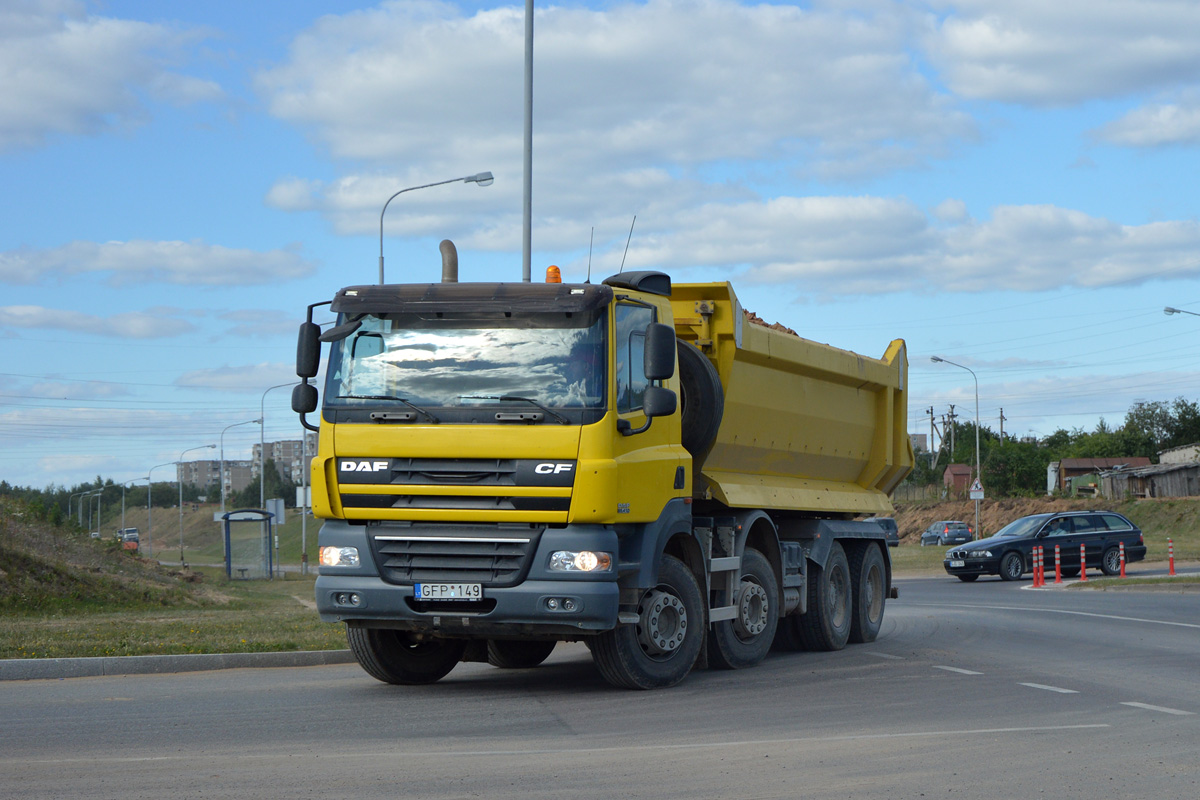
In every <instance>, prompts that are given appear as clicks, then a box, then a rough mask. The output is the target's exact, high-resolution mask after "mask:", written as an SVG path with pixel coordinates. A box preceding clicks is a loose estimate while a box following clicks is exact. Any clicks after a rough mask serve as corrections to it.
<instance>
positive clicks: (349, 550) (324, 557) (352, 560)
mask: <svg viewBox="0 0 1200 800" xmlns="http://www.w3.org/2000/svg"><path fill="white" fill-rule="evenodd" d="M317 557H318V559H319V562H318V563H319V564H320V565H321V566H322V567H357V566H358V565H359V560H358V548H357V547H322V548H320V552H319V554H318V556H317Z"/></svg>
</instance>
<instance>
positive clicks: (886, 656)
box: [866, 650, 904, 661]
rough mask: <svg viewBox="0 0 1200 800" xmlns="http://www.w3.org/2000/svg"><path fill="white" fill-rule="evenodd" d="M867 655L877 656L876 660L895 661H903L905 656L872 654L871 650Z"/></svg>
mask: <svg viewBox="0 0 1200 800" xmlns="http://www.w3.org/2000/svg"><path fill="white" fill-rule="evenodd" d="M866 654H867V655H869V656H875V657H876V658H890V659H891V660H893V661H903V660H904V656H894V655H892V654H890V653H872V652H871V651H870V650H867V651H866Z"/></svg>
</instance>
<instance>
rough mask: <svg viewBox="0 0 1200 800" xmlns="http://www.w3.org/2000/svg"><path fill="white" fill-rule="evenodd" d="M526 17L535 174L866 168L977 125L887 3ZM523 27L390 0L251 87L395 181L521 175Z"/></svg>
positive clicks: (328, 27)
mask: <svg viewBox="0 0 1200 800" xmlns="http://www.w3.org/2000/svg"><path fill="white" fill-rule="evenodd" d="M536 31H537V33H536V36H537V39H536V53H537V54H536V64H535V84H536V87H535V101H534V102H535V107H534V115H535V134H534V135H535V142H534V149H535V170H536V171H537V173H538V174H537V175H535V181H537V182H538V185H539V187H542V186H543V185H544V184H543V181H544V180H545V179H546V178H547V177H550V176H555V177H558V178H561V179H562V180H564V181H566V182H567V183H568V184H569V185H570V186H571V187H572V189H571V191H572V193H574V194H578V195H580V196H583V195H590V196H593V197H594V196H596V195H595V192H594V189H595V188H596V186H595V184H593V183H592V182H591V181H592V176H597V175H612V174H623V173H627V172H634V173H636V172H638V171H640V170H643V169H647V168H654V167H656V166H657V165H659V164H661V163H666V162H669V163H672V164H675V165H678V166H679V167H680V168H685V169H686V168H690V167H694V166H703V165H712V164H719V163H725V162H729V161H748V162H755V161H758V160H766V159H770V160H771V161H772V162H779V163H785V164H786V163H792V164H793V165H794V166H793V168H794V169H796V170H800V171H807V172H811V173H824V172H828V173H830V174H833V173H836V174H842V175H844V174H863V173H866V174H873V173H876V172H878V171H881V170H891V169H894V168H896V167H897V166H909V165H912V164H914V163H920V162H922V161H923V160H925V159H927V158H929V157H931V156H936V155H938V154H941V153H943V152H944V151H945V150H946V149H947V147H948V146H949V145H950V144H951V143H953V142H955V141H957V140H960V139H961V138H963V137H966V136H970V135H971V134H972V126H971V123H970V121H969V119H968V118H967V117H966V115H964V114H962V113H960V112H958V111H957V110H955V109H954V108H953V104H952V102H951V100H950V99H949V98H947V97H945V96H943V95H940V94H938V93H937V92H936V91H935V90H933V89H932V88H931V87H930V85H929V84H928V82H927V81H926V80H925V79H924V78H923V77H922V76H921V74H920V72H919V71H918V69H917V67H916V66H915V64H914V63H913V61H912V58H911V56H910V54H909V53H908V51H907V42H906V35H907V22H906V21H905V20H903V19H901V18H899V17H894V16H890V15H889V14H888V13H885V12H878V13H874V14H872V15H870V16H869V18H868V17H867V15H866V14H865V13H858V12H856V13H851V12H838V11H830V10H820V9H801V8H797V7H794V6H777V5H768V4H762V5H753V6H746V5H741V4H738V3H735V2H730V0H708V2H701V3H693V2H675V1H674V0H650V2H647V3H645V4H625V5H616V6H613V7H611V8H608V9H607V10H605V11H592V10H589V9H584V8H572V7H556V6H549V7H546V8H543V9H539V10H538V12H537V21H536ZM523 35H524V31H523V13H522V11H521V10H520V9H519V8H516V7H512V8H501V9H493V10H484V11H479V12H478V13H476V14H475V15H473V16H470V17H464V16H461V15H460V13H459V12H458V10H457V9H455V8H454V7H452V6H449V5H443V4H437V3H413V2H389V3H384V4H383V5H382V6H381V7H380V8H378V9H372V10H370V11H361V12H355V13H351V14H346V15H342V16H326V17H322V18H321V19H320V20H319V21H318V22H317V23H315V24H314V25H313V26H312V27H311V28H310V29H309V30H308V31H306V32H305V33H303V34H302V35H300V36H299V37H297V38H296V40H295V41H294V42H293V44H292V47H291V50H290V54H289V58H288V60H287V61H286V63H283V64H281V65H280V66H278V67H276V68H274V69H271V70H268V71H265V72H264V73H262V74H261V75H260V76H259V88H260V90H261V91H262V92H263V93H264V94H265V95H266V97H267V98H268V102H269V104H270V108H271V111H272V113H274V114H275V115H276V116H278V117H280V118H283V119H285V120H287V121H290V122H293V123H296V124H300V125H304V126H307V127H309V128H310V129H311V131H312V132H313V135H314V136H315V137H316V138H317V139H318V140H320V141H321V142H323V143H325V144H326V145H327V146H328V147H329V148H330V150H331V151H332V153H333V154H334V156H336V157H337V158H341V159H354V160H357V161H360V162H367V163H371V162H374V163H376V164H379V165H381V166H383V167H384V168H386V169H387V170H388V171H394V165H397V164H404V165H411V164H413V163H419V164H421V165H422V166H421V172H420V174H417V173H415V172H411V173H408V174H407V175H406V176H405V177H402V178H397V177H394V176H392V177H388V178H387V180H388V181H389V182H390V185H392V186H406V185H413V184H418V183H425V182H428V181H431V180H437V179H441V178H445V177H447V176H453V175H455V174H463V173H467V172H471V171H475V170H478V169H491V170H493V171H494V172H496V173H497V178H498V180H497V184H498V185H499V184H500V183H501V180H500V176H501V173H507V174H508V175H509V176H511V178H512V180H513V181H515V182H516V185H519V171H518V173H517V174H515V175H514V174H513V173H512V170H511V169H506V168H509V167H512V168H516V169H518V170H519V165H520V163H521V136H522V123H521V113H522V107H523V105H522V104H523V77H522V64H523V61H524V59H523V46H524V44H523ZM778 168H779V167H778V165H777V163H775V164H773V166H772V167H771V169H778ZM374 179H378V176H375V178H372V177H367V176H356V177H348V178H345V179H343V180H342V181H339V182H335V183H333V184H331V185H330V186H329V187H328V188H327V189H326V203H330V204H338V205H339V207H341V208H343V209H346V208H350V207H352V206H350V205H348V203H349V202H350V198H349V197H347V195H348V194H353V189H354V186H353V185H352V184H360V183H364V182H370V181H372V180H374ZM311 188H313V187H311V186H308V185H306V184H303V183H297V182H296V180H295V179H289V180H288V181H284V182H281V183H280V184H279V185H277V186H276V187H275V189H274V190H273V191H272V198H273V200H272V202H273V203H275V204H277V205H279V206H281V207H286V206H287V205H288V204H295V203H298V202H300V203H301V204H302V203H303V196H304V194H305V193H306V192H307V191H309V190H310V189H311ZM542 193H543V196H546V194H547V193H546V192H545V190H544V189H542ZM384 196H386V195H384ZM378 197H379V195H378V194H377V193H374V192H373V193H372V198H371V200H372V202H371V204H370V208H371V209H372V210H374V209H375V208H377V205H378ZM427 197H428V196H426V197H423V198H422V200H423V202H424V201H425V200H426V199H427ZM297 198H300V199H299V200H298V199H297ZM625 209H626V211H627V210H628V209H629V205H628V204H626V205H625Z"/></svg>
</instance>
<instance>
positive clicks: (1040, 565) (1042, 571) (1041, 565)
mask: <svg viewBox="0 0 1200 800" xmlns="http://www.w3.org/2000/svg"><path fill="white" fill-rule="evenodd" d="M1045 550H1046V548H1045V546H1043V545H1040V544H1039V545H1038V555H1037V585H1038V586H1039V587H1042V586H1045V585H1046V561H1045Z"/></svg>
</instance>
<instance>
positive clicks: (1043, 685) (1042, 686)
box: [1018, 682, 1079, 694]
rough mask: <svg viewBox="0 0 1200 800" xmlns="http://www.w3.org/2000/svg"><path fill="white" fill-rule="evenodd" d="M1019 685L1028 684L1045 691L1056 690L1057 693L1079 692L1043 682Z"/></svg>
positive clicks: (1026, 684) (1025, 684)
mask: <svg viewBox="0 0 1200 800" xmlns="http://www.w3.org/2000/svg"><path fill="white" fill-rule="evenodd" d="M1018 683H1020V682H1018ZM1020 685H1021V686H1028V687H1029V688H1030V689H1045V690H1046V691H1047V692H1058V693H1059V694H1079V692H1077V691H1075V690H1074V689H1060V688H1058V687H1057V686H1047V685H1046V684H1044V683H1020Z"/></svg>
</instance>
